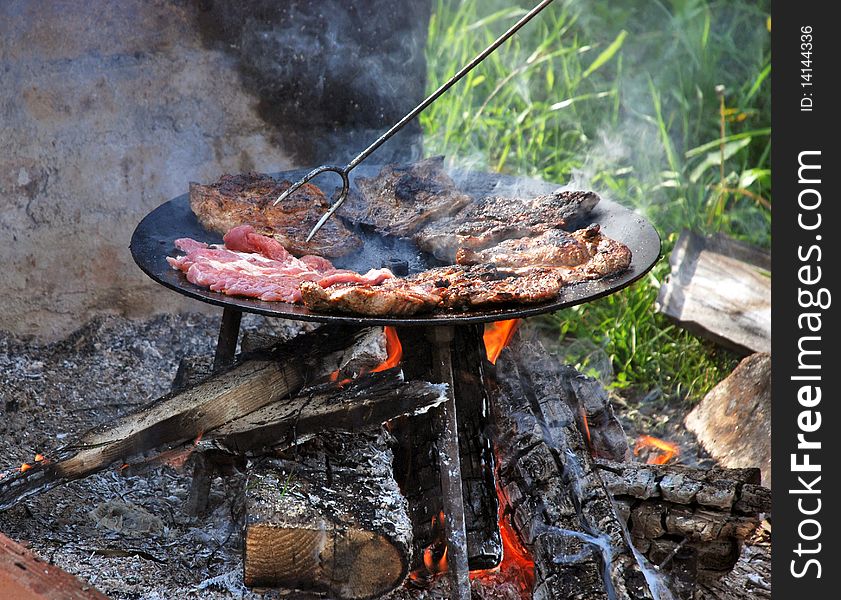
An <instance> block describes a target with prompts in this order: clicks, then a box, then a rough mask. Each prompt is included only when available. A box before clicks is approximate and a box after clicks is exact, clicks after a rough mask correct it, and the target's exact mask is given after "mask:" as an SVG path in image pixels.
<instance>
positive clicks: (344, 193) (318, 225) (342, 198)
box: [306, 189, 347, 242]
mask: <svg viewBox="0 0 841 600" xmlns="http://www.w3.org/2000/svg"><path fill="white" fill-rule="evenodd" d="M345 200H347V190H344V189H343V190H342V193H341V195H340V196H339V199H338V200H336V202H334V203H333V205H332V206H331V207H330V208H329V210H328V211H327V212H326V213H324V214H323V215H321V218H320V219H319V220H318V223H316V224H315V227H313V228H312V230H311V231H310V234H309V235H308V236H307V239H306V241H307V242H309V241H310V240H311V239H312V238H313V236H314V235H315V234H316V233H318V230H319V229H321V228H322V227H324V224H325V223H326V222H327V219H329V218H330V217H332V216H333V213H335V212H336V211H337V210H339V207H340V206H341V205H342V202H344V201H345Z"/></svg>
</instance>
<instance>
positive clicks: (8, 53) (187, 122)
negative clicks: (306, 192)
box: [0, 0, 291, 338]
mask: <svg viewBox="0 0 841 600" xmlns="http://www.w3.org/2000/svg"><path fill="white" fill-rule="evenodd" d="M192 10H193V8H192V5H191V4H187V3H179V2H171V1H163V0H157V1H152V0H120V1H119V2H114V1H106V0H89V1H87V2H77V1H75V0H68V1H63V2H62V1H44V2H32V1H31V0H3V1H2V2H0V248H1V249H0V252H2V267H3V281H4V283H5V285H4V286H3V287H4V297H3V300H2V301H0V329H3V330H7V331H12V332H14V333H17V334H35V335H37V336H39V337H44V338H54V337H57V336H59V335H62V334H64V333H66V332H67V331H68V330H70V329H72V328H75V327H77V326H78V325H79V324H81V323H82V322H84V321H85V320H86V319H87V318H88V317H89V316H90V315H91V314H92V313H93V312H97V311H118V312H120V313H123V314H127V315H141V314H148V313H150V312H153V311H171V310H181V309H184V308H187V307H189V308H190V309H199V308H202V307H203V306H204V305H202V304H201V303H198V302H195V301H192V300H187V299H182V297H180V296H178V295H177V294H175V293H174V292H171V291H168V290H165V289H164V288H162V287H160V286H158V285H156V284H153V283H152V282H151V280H149V279H148V278H146V276H145V275H143V274H142V273H141V271H140V270H139V269H138V268H137V267H136V266H135V265H134V262H133V261H132V259H131V255H130V253H129V250H128V244H129V239H130V237H131V233H132V231H133V230H134V227H135V226H136V225H137V223H138V222H139V221H140V219H141V218H142V217H143V216H144V215H145V214H146V213H148V212H149V211H150V210H151V209H152V208H154V207H156V206H157V205H159V204H160V203H162V202H164V201H166V200H168V199H169V198H172V197H174V196H177V195H179V194H182V193H184V192H186V191H187V185H188V182H189V181H211V180H214V179H216V178H217V177H218V176H219V175H220V174H221V173H223V172H238V171H243V170H248V169H257V170H265V171H277V170H281V169H284V168H288V167H290V166H291V165H290V164H289V160H288V159H287V158H286V155H285V154H284V153H283V152H282V151H281V150H279V149H278V147H276V146H274V145H273V144H272V143H271V132H270V131H267V126H266V124H265V122H264V121H263V120H262V119H261V118H260V117H259V116H258V114H257V112H256V108H255V107H256V104H257V100H256V99H255V98H254V97H253V96H252V95H250V94H249V93H247V92H245V91H243V88H242V85H241V83H240V80H239V77H238V72H237V67H236V65H235V58H233V57H231V56H230V55H229V54H227V53H223V52H221V51H217V50H212V49H208V48H207V47H206V46H205V45H203V44H202V42H201V40H200V39H199V34H198V33H197V30H196V28H195V24H194V20H195V17H194V15H193V14H192Z"/></svg>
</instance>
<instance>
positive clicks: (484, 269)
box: [407, 265, 564, 310]
mask: <svg viewBox="0 0 841 600" xmlns="http://www.w3.org/2000/svg"><path fill="white" fill-rule="evenodd" d="M407 281H411V282H412V283H415V284H418V283H424V284H431V285H433V286H435V289H436V291H437V292H438V293H439V294H440V296H441V305H442V306H443V307H446V308H450V309H455V310H470V309H476V308H487V307H491V306H494V305H498V304H537V303H540V302H547V301H549V300H552V299H553V298H555V297H556V296H557V295H558V293H559V292H560V290H561V286H562V285H563V284H564V281H563V278H562V276H561V274H560V273H558V272H557V271H556V270H555V269H529V270H523V271H521V272H515V271H512V270H503V269H497V268H496V267H495V266H494V265H473V266H461V265H450V266H446V267H439V268H437V269H429V270H428V271H424V272H423V273H418V274H416V275H412V276H410V277H408V278H407Z"/></svg>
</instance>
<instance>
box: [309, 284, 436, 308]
mask: <svg viewBox="0 0 841 600" xmlns="http://www.w3.org/2000/svg"><path fill="white" fill-rule="evenodd" d="M301 297H302V299H303V301H304V305H306V307H307V308H309V309H312V310H316V311H321V312H343V313H353V314H357V315H366V316H369V317H374V316H384V315H390V316H408V315H413V314H415V313H419V312H429V311H431V310H433V309H434V308H436V307H437V306H438V305H439V304H440V302H441V298H440V296H439V295H438V294H437V293H436V291H435V290H434V289H433V288H432V287H431V286H424V285H413V284H411V283H410V282H408V281H406V280H405V279H397V278H394V279H387V280H386V281H384V282H383V283H382V284H380V285H368V284H358V283H340V284H336V285H331V286H329V287H327V288H324V287H322V286H321V285H319V284H318V283H314V282H310V281H307V282H304V283H302V284H301Z"/></svg>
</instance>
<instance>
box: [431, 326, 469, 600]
mask: <svg viewBox="0 0 841 600" xmlns="http://www.w3.org/2000/svg"><path fill="white" fill-rule="evenodd" d="M425 335H426V336H427V339H429V341H430V342H431V345H432V348H433V351H432V352H433V354H432V362H433V373H434V374H435V376H436V378H437V380H438V381H439V382H440V383H446V384H447V401H446V402H445V403H444V404H443V405H442V406H441V407H439V408H438V409H436V410H437V414H436V417H435V419H436V429H437V435H438V460H439V464H440V471H441V496H442V499H443V508H444V534H445V535H446V542H447V566H448V574H449V577H450V584H451V586H452V596H451V597H452V598H453V599H454V600H470V569H469V566H468V563H467V558H468V557H467V532H466V527H465V516H464V497H463V495H462V486H461V463H460V460H459V443H458V415H457V414H456V401H455V394H454V391H453V390H454V378H453V364H452V342H453V338H454V336H455V331H454V327H453V326H439V327H431V328H429V329H427V330H426V332H425Z"/></svg>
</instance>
